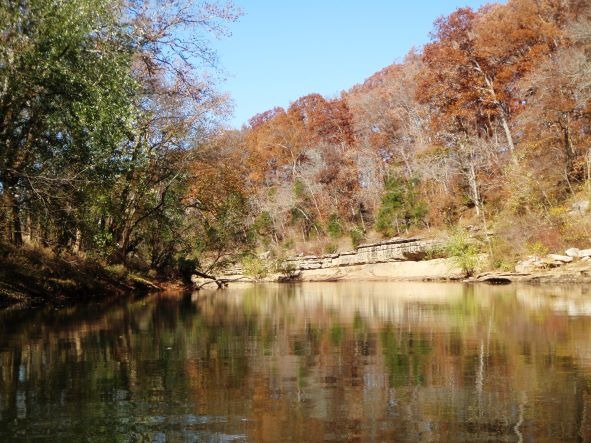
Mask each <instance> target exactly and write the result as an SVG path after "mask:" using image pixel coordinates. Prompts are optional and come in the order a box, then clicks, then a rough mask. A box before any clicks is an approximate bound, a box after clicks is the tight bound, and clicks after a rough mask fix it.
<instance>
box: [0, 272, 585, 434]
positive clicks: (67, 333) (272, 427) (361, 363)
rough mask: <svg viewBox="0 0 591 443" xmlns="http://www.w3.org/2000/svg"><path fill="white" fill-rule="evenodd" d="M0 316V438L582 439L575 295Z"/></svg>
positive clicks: (449, 295)
mask: <svg viewBox="0 0 591 443" xmlns="http://www.w3.org/2000/svg"><path fill="white" fill-rule="evenodd" d="M0 320H1V321H0V440H2V441H15V440H16V441H18V440H27V441H28V440H35V439H40V440H43V439H47V440H52V441H55V440H80V439H92V440H96V441H137V440H142V439H146V440H149V441H153V440H156V441H221V440H224V441H225V440H235V441H269V442H270V441H286V440H292V441H326V440H328V441H331V440H332V441H342V440H358V441H391V440H395V441H416V440H430V439H435V440H440V439H443V440H453V441H475V440H494V441H497V440H511V441H516V440H525V441H531V440H534V441H556V440H573V439H590V438H591V417H590V414H591V413H590V412H589V407H588V403H589V395H590V392H591V341H589V336H590V333H591V299H590V298H589V295H588V294H587V293H586V290H585V288H583V287H568V288H566V287H563V288H536V287H527V286H504V287H489V286H464V285H461V284H432V283H404V284H403V283H323V284H302V285H293V286H289V285H277V286H275V285H264V286H263V285H261V286H235V287H234V288H231V289H229V290H225V291H216V292H201V293H198V294H195V295H193V296H184V297H183V296H180V295H175V294H170V295H156V296H152V297H149V298H146V299H140V300H125V301H122V300H119V301H115V302H111V303H102V304H93V305H86V306H78V307H73V308H64V309H60V310H55V309H46V310H39V311H27V312H16V313H14V312H12V313H11V312H5V313H2V318H1V319H0Z"/></svg>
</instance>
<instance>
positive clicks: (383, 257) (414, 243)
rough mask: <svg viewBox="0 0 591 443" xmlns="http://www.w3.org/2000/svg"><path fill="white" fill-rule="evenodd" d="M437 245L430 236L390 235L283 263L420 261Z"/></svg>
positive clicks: (326, 265)
mask: <svg viewBox="0 0 591 443" xmlns="http://www.w3.org/2000/svg"><path fill="white" fill-rule="evenodd" d="M437 245H439V243H438V242H437V241H434V240H421V239H419V238H393V239H391V240H388V241H385V242H383V243H374V244H367V245H361V246H359V247H358V248H357V249H356V250H355V251H347V252H340V253H336V254H327V255H320V256H316V255H309V256H304V257H292V258H289V259H287V260H286V261H285V263H286V265H287V266H289V267H291V268H293V269H296V270H301V271H307V270H311V269H328V268H336V267H341V266H355V265H366V264H375V263H387V262H394V261H420V260H423V259H424V258H425V257H426V256H427V254H428V252H429V250H430V249H432V248H434V247H436V246H437Z"/></svg>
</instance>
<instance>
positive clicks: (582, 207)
mask: <svg viewBox="0 0 591 443" xmlns="http://www.w3.org/2000/svg"><path fill="white" fill-rule="evenodd" d="M587 211H589V200H581V201H578V202H575V203H573V204H572V206H571V207H570V211H569V212H570V213H571V214H572V215H579V214H585V213H586V212H587Z"/></svg>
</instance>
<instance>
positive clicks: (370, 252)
mask: <svg viewBox="0 0 591 443" xmlns="http://www.w3.org/2000/svg"><path fill="white" fill-rule="evenodd" d="M437 246H440V242H438V241H435V240H421V239H419V238H393V239H390V240H388V241H385V242H382V243H374V244H366V245H361V246H359V247H358V248H357V249H356V250H354V251H347V252H340V253H336V254H326V255H320V256H316V255H309V256H303V257H292V258H289V259H287V260H285V262H284V266H285V268H286V269H290V277H286V276H285V275H283V274H282V275H272V276H269V277H268V278H266V279H264V280H266V281H288V280H290V278H291V280H298V281H334V280H446V279H454V280H457V279H462V278H464V277H465V272H463V271H462V270H461V269H459V268H458V267H457V265H456V264H455V263H454V261H453V260H451V259H443V258H440V259H433V260H425V259H426V258H427V256H428V255H429V252H430V251H431V250H433V249H434V248H436V247H437ZM241 272H242V270H241V269H239V268H234V269H232V270H229V273H230V274H232V277H233V278H242V277H243V276H242V275H241Z"/></svg>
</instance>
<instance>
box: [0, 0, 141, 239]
mask: <svg viewBox="0 0 591 443" xmlns="http://www.w3.org/2000/svg"><path fill="white" fill-rule="evenodd" d="M118 18H119V17H118V5H117V4H114V3H113V2H112V1H108V0H81V1H80V2H68V3H63V2H61V1H57V0H49V1H39V0H24V1H21V2H12V1H9V2H3V3H2V4H1V5H0V22H1V23H2V25H1V26H2V29H1V32H0V36H1V37H0V38H1V39H2V41H1V44H0V85H1V87H0V116H1V117H0V139H1V141H0V189H1V192H2V207H3V209H4V212H5V213H6V214H7V216H6V217H5V219H4V220H3V234H4V236H5V239H6V240H9V241H11V242H12V243H13V244H15V245H20V244H21V243H22V228H21V225H22V221H21V219H22V214H21V211H22V210H23V208H25V207H31V206H33V205H38V206H40V207H41V209H42V210H43V211H44V212H45V214H44V217H45V218H47V217H50V218H52V217H55V216H60V215H61V214H62V213H64V212H68V211H69V209H68V203H67V202H68V201H69V200H70V197H71V195H72V189H73V188H74V187H79V186H80V184H81V183H87V182H88V181H92V180H95V179H100V176H101V173H102V172H104V171H105V170H106V169H108V168H106V167H105V166H106V165H107V164H110V163H111V161H112V159H113V157H114V156H117V147H118V145H119V143H120V142H121V141H122V140H123V139H124V137H125V136H126V134H127V132H128V131H129V128H130V125H131V122H132V121H133V118H134V115H135V112H134V108H133V100H132V98H133V96H134V94H135V91H136V87H137V83H136V82H135V80H134V79H133V77H132V75H131V60H132V57H131V51H130V47H129V40H128V38H127V36H126V35H125V34H124V33H122V32H121V28H120V26H119V22H118ZM110 167H111V166H109V168H110ZM58 198H59V199H63V200H59V201H58V200H57V199H58ZM77 203H78V202H77ZM69 206H73V204H72V203H70V204H69Z"/></svg>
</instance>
